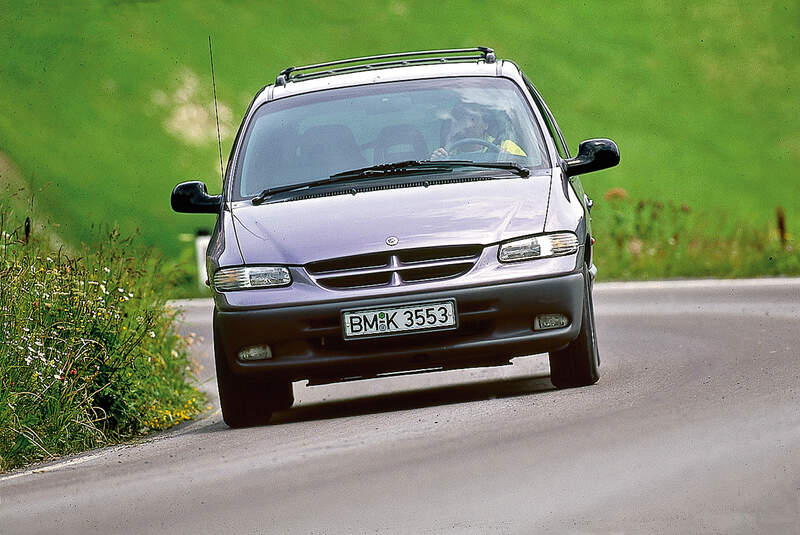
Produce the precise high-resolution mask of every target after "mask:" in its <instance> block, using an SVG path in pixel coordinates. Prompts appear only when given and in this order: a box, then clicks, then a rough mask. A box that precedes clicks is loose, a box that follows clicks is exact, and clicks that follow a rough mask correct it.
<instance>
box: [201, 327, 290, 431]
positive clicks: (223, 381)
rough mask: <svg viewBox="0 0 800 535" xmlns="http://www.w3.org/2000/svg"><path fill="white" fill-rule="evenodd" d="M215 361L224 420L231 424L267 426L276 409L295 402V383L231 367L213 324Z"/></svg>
mask: <svg viewBox="0 0 800 535" xmlns="http://www.w3.org/2000/svg"><path fill="white" fill-rule="evenodd" d="M214 327H215V328H214V363H215V365H216V370H217V388H218V390H219V404H220V408H221V409H222V419H223V420H224V421H225V423H226V424H227V425H228V426H229V427H234V428H236V427H251V426H257V425H265V424H267V423H268V422H269V419H270V418H271V417H272V413H273V412H275V411H279V410H283V409H288V408H289V407H291V406H292V403H294V394H293V392H292V382H291V381H289V380H286V379H279V378H271V377H264V376H255V377H249V376H241V375H237V374H234V373H233V372H232V371H231V370H230V365H229V364H228V361H227V358H226V356H225V354H224V352H223V350H222V347H221V344H220V343H219V340H220V338H219V336H218V335H217V329H216V322H215V326H214Z"/></svg>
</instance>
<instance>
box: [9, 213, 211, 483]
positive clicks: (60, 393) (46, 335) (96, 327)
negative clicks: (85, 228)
mask: <svg viewBox="0 0 800 535" xmlns="http://www.w3.org/2000/svg"><path fill="white" fill-rule="evenodd" d="M94 232H96V233H97V234H98V238H99V240H98V242H99V243H100V244H99V245H98V246H97V247H96V248H89V247H86V246H83V247H81V248H79V249H76V250H70V249H67V248H65V247H63V246H61V247H59V248H56V249H54V248H53V247H52V246H51V245H50V243H49V242H48V238H47V235H46V234H45V235H41V236H37V234H36V233H35V232H31V234H30V236H27V235H26V234H27V233H26V230H25V225H24V223H23V219H22V218H21V217H20V216H17V214H15V213H14V212H12V211H10V210H8V209H7V208H6V207H5V206H2V205H0V471H3V470H8V469H11V468H14V467H17V466H21V465H23V464H26V463H30V462H33V461H38V460H44V459H49V458H53V457H56V456H59V455H63V454H67V453H71V452H77V451H82V450H85V449H89V448H93V447H98V446H103V445H107V444H113V443H118V442H121V441H125V440H129V439H131V438H134V437H137V436H141V435H144V434H146V433H148V432H151V431H153V430H158V429H165V428H168V427H170V426H173V425H175V424H177V423H179V422H181V421H185V420H188V419H190V418H191V417H193V416H194V415H196V414H198V413H199V412H200V411H201V410H202V408H203V406H204V402H205V398H204V396H203V395H202V394H201V393H200V392H199V391H198V390H197V388H196V387H195V386H194V383H193V381H192V364H191V362H190V360H189V358H188V350H189V347H190V345H191V344H192V343H193V342H194V338H189V339H185V338H182V337H181V336H180V335H179V334H178V333H177V330H176V327H177V325H176V322H177V318H176V312H175V311H173V310H170V309H169V308H168V307H167V306H166V302H165V299H166V297H165V296H164V295H163V291H162V290H163V287H164V286H165V285H168V284H172V278H173V276H174V275H173V272H172V271H171V270H170V269H169V268H168V266H167V265H165V264H164V263H163V262H160V261H159V260H158V259H157V257H155V256H152V255H151V254H150V253H148V252H147V251H146V250H144V249H143V248H141V247H137V246H136V245H135V242H134V241H133V239H132V238H129V237H123V236H122V235H121V234H120V232H119V231H118V229H117V228H115V227H110V228H104V229H94Z"/></svg>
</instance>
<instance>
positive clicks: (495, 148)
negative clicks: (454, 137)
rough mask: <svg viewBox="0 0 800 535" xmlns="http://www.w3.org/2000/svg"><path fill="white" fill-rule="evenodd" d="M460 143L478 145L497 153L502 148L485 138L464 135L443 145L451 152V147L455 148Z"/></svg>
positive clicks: (460, 144)
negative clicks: (462, 137)
mask: <svg viewBox="0 0 800 535" xmlns="http://www.w3.org/2000/svg"><path fill="white" fill-rule="evenodd" d="M462 145H480V146H482V147H486V148H487V149H489V151H490V152H498V153H499V152H501V151H502V150H503V149H502V148H500V146H499V145H495V144H494V143H492V142H491V141H486V140H485V139H480V138H477V137H465V138H464V139H459V140H458V141H454V142H453V143H450V144H449V145H447V146H445V148H444V150H446V151H447V152H452V151H453V149H456V148H458V147H460V146H462Z"/></svg>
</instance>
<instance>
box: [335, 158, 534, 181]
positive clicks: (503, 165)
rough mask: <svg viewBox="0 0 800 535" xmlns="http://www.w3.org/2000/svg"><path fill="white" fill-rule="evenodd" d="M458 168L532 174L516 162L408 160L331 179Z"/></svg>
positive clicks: (524, 174) (524, 175) (522, 174)
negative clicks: (504, 170) (502, 170)
mask: <svg viewBox="0 0 800 535" xmlns="http://www.w3.org/2000/svg"><path fill="white" fill-rule="evenodd" d="M457 167H482V168H484V169H507V170H509V171H513V172H515V173H517V174H518V175H519V176H521V177H527V176H529V175H530V174H531V171H530V169H528V168H527V167H522V166H521V165H519V164H518V163H515V162H473V161H471V160H421V161H420V160H408V161H405V162H397V163H384V164H379V165H372V166H370V167H363V168H361V169H353V170H352V171H344V172H343V173H336V174H335V175H331V178H339V177H344V178H362V177H368V176H384V175H393V174H399V173H408V172H416V171H422V172H431V171H438V172H442V171H452V170H453V169H455V168H457Z"/></svg>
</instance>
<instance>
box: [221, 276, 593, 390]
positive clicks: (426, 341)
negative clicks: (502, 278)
mask: <svg viewBox="0 0 800 535" xmlns="http://www.w3.org/2000/svg"><path fill="white" fill-rule="evenodd" d="M584 288H585V284H584V274H583V273H581V272H576V273H571V274H567V275H560V276H556V277H550V278H542V279H536V280H530V281H522V282H513V283H505V284H497V285H484V286H479V287H473V288H460V289H454V290H446V291H441V292H426V293H417V294H415V293H408V294H404V295H392V296H391V297H385V298H370V299H361V300H355V301H343V302H326V303H320V304H313V305H303V306H285V307H279V308H269V309H257V310H242V311H219V310H215V312H214V322H215V332H216V333H217V335H218V337H219V340H217V347H218V349H219V350H221V351H222V352H223V353H224V359H225V361H226V362H227V364H228V366H229V369H230V370H231V371H232V372H233V373H234V374H237V375H238V374H242V375H252V376H258V375H264V376H270V377H281V378H283V379H288V380H291V381H298V380H304V379H309V380H311V381H312V382H314V381H315V380H321V381H326V380H336V379H342V378H348V377H368V376H372V375H375V374H378V373H386V372H395V371H404V370H414V369H421V368H434V367H443V368H461V367H468V366H474V365H481V364H487V365H489V364H501V363H504V362H507V361H508V360H509V359H511V358H513V357H517V356H523V355H530V354H534V353H544V352H548V351H553V350H556V349H559V348H562V347H564V346H566V345H567V344H568V343H569V342H571V341H572V340H574V339H575V338H576V337H577V336H578V333H579V331H580V327H581V316H582V307H583V302H584V295H583V294H584V291H585V290H584ZM451 298H452V299H455V301H456V304H457V309H458V328H457V329H455V330H445V331H434V332H426V333H418V334H407V335H402V336H387V337H380V338H371V339H365V340H358V339H356V340H344V338H343V335H342V325H341V311H342V309H354V308H361V309H369V308H374V307H381V306H387V305H402V304H407V303H415V302H421V301H433V300H438V299H451ZM538 314H563V315H565V316H566V317H567V318H568V320H569V323H568V324H567V325H566V326H565V327H559V328H555V329H550V330H544V331H536V330H534V318H535V317H536V315H538ZM261 344H268V345H269V346H270V348H271V350H272V358H271V359H269V360H260V361H242V360H240V359H239V358H238V354H239V352H240V351H241V350H242V349H244V348H246V347H249V346H254V345H261Z"/></svg>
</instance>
